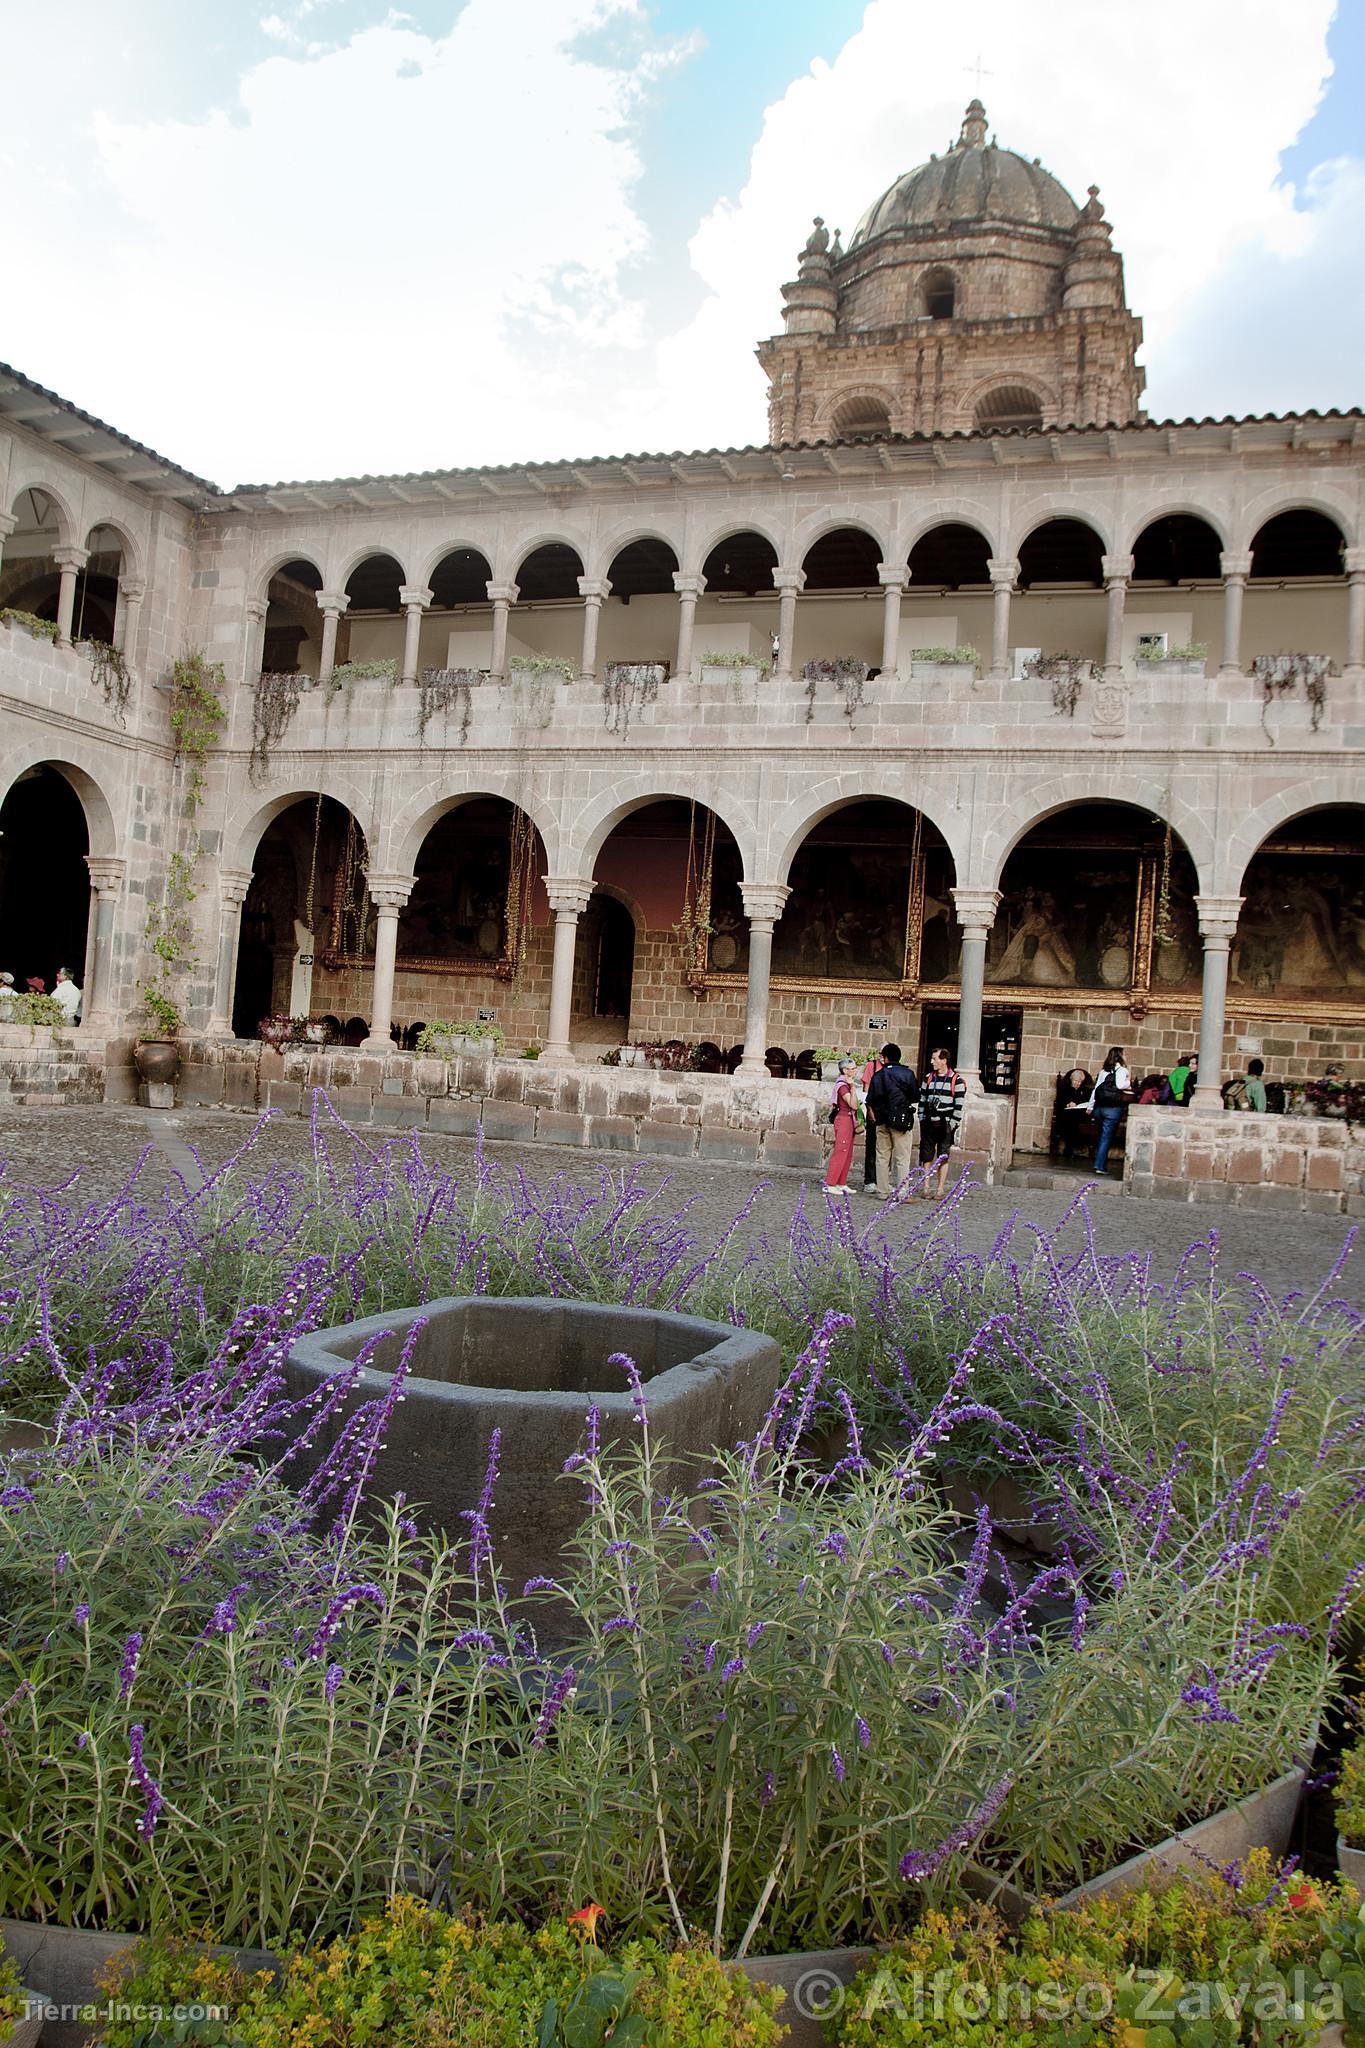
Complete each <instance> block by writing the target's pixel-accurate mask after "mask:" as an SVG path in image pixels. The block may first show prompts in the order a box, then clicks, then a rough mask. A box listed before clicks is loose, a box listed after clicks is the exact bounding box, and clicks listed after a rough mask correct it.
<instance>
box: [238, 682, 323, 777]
mask: <svg viewBox="0 0 1365 2048" xmlns="http://www.w3.org/2000/svg"><path fill="white" fill-rule="evenodd" d="M308 681H309V678H308V677H307V676H306V675H304V674H303V673H302V672H301V671H300V670H298V669H289V670H276V669H263V670H262V671H261V673H260V675H258V676H257V678H256V681H255V684H254V686H253V689H252V697H251V766H250V769H249V770H248V773H249V774H250V776H251V779H252V781H253V782H259V781H260V780H261V779H262V777H263V776H264V774H265V771H266V769H267V768H268V767H269V765H270V749H271V748H272V747H276V746H278V745H279V743H280V741H281V740H282V739H283V738H284V736H285V734H286V732H287V731H288V730H289V722H290V720H291V719H292V718H293V716H294V713H295V712H296V711H297V710H298V708H299V692H300V691H301V690H302V689H303V687H304V685H305V684H306V683H307V682H308Z"/></svg>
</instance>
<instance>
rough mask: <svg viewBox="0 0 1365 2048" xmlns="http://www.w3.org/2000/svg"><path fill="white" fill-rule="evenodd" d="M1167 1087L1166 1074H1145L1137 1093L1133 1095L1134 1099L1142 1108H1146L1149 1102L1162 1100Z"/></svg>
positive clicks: (1139, 1083)
mask: <svg viewBox="0 0 1365 2048" xmlns="http://www.w3.org/2000/svg"><path fill="white" fill-rule="evenodd" d="M1165 1087H1166V1076H1165V1075H1164V1074H1144V1075H1143V1077H1142V1079H1141V1080H1140V1081H1139V1082H1138V1085H1137V1094H1136V1095H1135V1096H1134V1097H1133V1101H1134V1103H1135V1104H1136V1105H1137V1106H1139V1107H1141V1108H1145V1107H1146V1106H1147V1104H1148V1103H1152V1102H1160V1100H1161V1097H1162V1094H1163V1092H1164V1090H1165Z"/></svg>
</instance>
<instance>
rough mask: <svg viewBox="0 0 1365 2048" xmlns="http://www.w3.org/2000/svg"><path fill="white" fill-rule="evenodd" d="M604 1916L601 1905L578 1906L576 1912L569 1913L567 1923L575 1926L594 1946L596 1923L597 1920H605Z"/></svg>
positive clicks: (595, 1942) (595, 1943) (595, 1941)
mask: <svg viewBox="0 0 1365 2048" xmlns="http://www.w3.org/2000/svg"><path fill="white" fill-rule="evenodd" d="M606 1917H607V1916H606V1914H605V1912H604V1911H603V1910H602V1908H601V1906H594V1905H587V1906H580V1907H579V1909H578V1911H577V1912H576V1913H570V1915H569V1925H570V1927H575V1928H577V1930H578V1932H579V1933H580V1934H585V1935H586V1936H587V1938H588V1940H589V1941H590V1942H592V1944H593V1946H594V1947H596V1945H597V1923H598V1921H599V1920H605V1919H606Z"/></svg>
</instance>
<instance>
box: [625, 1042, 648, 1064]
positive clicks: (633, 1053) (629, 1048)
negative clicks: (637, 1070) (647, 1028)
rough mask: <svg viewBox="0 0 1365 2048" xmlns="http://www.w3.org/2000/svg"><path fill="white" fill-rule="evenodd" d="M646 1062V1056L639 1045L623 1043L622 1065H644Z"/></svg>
mask: <svg viewBox="0 0 1365 2048" xmlns="http://www.w3.org/2000/svg"><path fill="white" fill-rule="evenodd" d="M644 1064H645V1056H644V1053H643V1052H642V1051H641V1049H640V1047H639V1046H638V1045H623V1046H622V1047H621V1065H622V1066H623V1067H642V1066H643V1065H644Z"/></svg>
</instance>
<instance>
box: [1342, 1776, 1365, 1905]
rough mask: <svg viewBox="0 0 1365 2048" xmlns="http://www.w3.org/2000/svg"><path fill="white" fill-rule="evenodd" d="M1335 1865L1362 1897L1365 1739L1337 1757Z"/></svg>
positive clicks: (1364, 1879)
mask: <svg viewBox="0 0 1365 2048" xmlns="http://www.w3.org/2000/svg"><path fill="white" fill-rule="evenodd" d="M1336 1806H1337V1869H1338V1870H1339V1871H1340V1872H1341V1874H1342V1876H1343V1877H1346V1878H1349V1879H1350V1881H1351V1883H1352V1884H1353V1885H1354V1886H1355V1888H1356V1890H1357V1891H1358V1892H1359V1893H1360V1896H1361V1898H1362V1899H1365V1742H1357V1743H1355V1744H1354V1745H1353V1746H1352V1747H1351V1748H1350V1749H1348V1750H1347V1752H1346V1754H1345V1756H1344V1757H1343V1758H1342V1760H1341V1777H1340V1778H1339V1779H1338V1781H1337V1788H1336Z"/></svg>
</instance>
